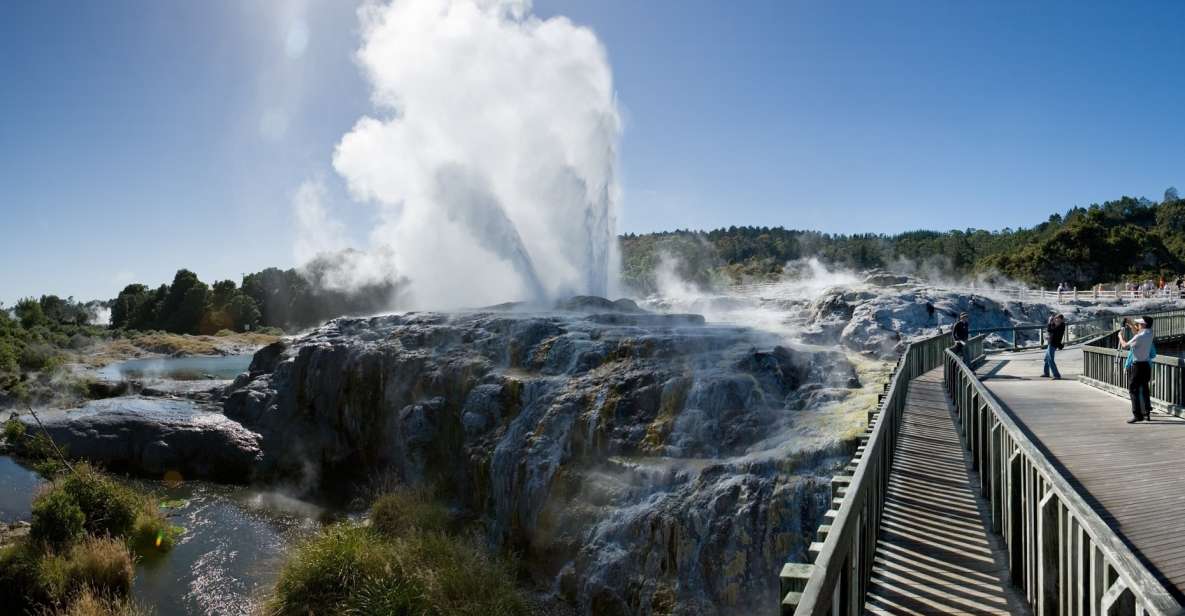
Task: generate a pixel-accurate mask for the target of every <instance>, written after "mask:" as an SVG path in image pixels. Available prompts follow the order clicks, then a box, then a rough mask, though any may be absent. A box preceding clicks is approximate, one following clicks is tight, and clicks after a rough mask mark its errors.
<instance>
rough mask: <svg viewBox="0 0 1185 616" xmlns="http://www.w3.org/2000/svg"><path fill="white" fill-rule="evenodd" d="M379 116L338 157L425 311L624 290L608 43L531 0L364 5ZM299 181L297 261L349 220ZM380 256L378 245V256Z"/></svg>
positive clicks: (365, 44) (325, 246) (363, 61)
mask: <svg viewBox="0 0 1185 616" xmlns="http://www.w3.org/2000/svg"><path fill="white" fill-rule="evenodd" d="M359 15H360V18H361V21H362V46H361V49H359V51H358V62H359V64H360V65H361V67H362V69H363V71H364V72H365V74H366V77H367V78H368V80H369V82H370V84H371V90H372V91H371V98H372V101H373V103H374V105H375V108H376V112H375V114H374V115H373V116H367V117H364V118H362V119H360V120H359V121H358V122H357V124H356V125H355V126H354V128H353V129H352V130H351V131H350V132H349V133H347V134H346V135H344V136H343V137H342V139H341V142H340V143H339V144H338V146H337V149H336V151H335V152H334V157H333V165H334V168H335V169H336V170H337V172H338V173H339V174H340V175H341V177H342V178H344V179H345V181H346V184H347V186H348V188H349V191H350V194H351V195H352V196H353V197H354V198H355V199H358V200H360V201H366V202H370V203H373V204H375V205H376V206H377V207H378V214H379V221H380V222H379V225H378V226H377V228H376V229H375V230H374V232H373V233H372V236H371V243H372V245H373V246H375V247H379V249H380V251H381V250H386V251H387V252H388V253H389V254H390V255H392V263H391V265H392V266H393V267H394V268H395V269H396V270H397V271H398V273H399V274H400V275H401V276H404V277H406V278H407V280H408V284H409V286H410V288H409V289H408V291H409V294H410V295H409V297H410V298H411V302H412V303H413V304H414V307H419V308H425V307H430V308H447V307H454V306H473V305H479V304H486V303H495V302H502V301H507V300H518V299H531V300H546V299H550V298H552V297H555V296H558V295H562V294H570V293H587V294H595V295H602V296H603V295H608V294H609V293H610V292H611V291H613V289H612V285H614V284H615V281H611V273H613V274H614V275H615V272H616V263H615V261H616V255H615V254H614V252H615V250H616V241H615V238H616V224H615V208H616V198H617V193H618V189H617V184H616V181H615V178H614V164H615V161H616V148H617V141H618V136H619V134H620V119H619V116H618V112H617V106H616V100H615V97H614V93H613V79H612V73H611V71H610V68H609V63H608V59H607V57H606V54H605V49H604V47H603V46H602V45H601V43H600V41H598V40H597V37H596V35H595V34H594V33H593V32H592V31H591V30H589V29H587V28H583V27H580V26H577V25H575V24H573V23H572V22H571V21H569V20H568V19H566V18H563V17H555V18H551V19H547V20H541V19H539V18H537V17H534V16H532V15H531V14H530V3H529V1H527V0H396V1H394V2H392V3H390V4H382V5H365V6H364V7H363V8H362V9H360V11H359ZM316 197H318V195H317V194H316V189H315V188H309V189H307V190H306V189H305V188H302V191H301V193H300V194H298V198H297V201H296V204H295V205H296V209H297V212H298V218H299V221H300V222H302V223H307V224H302V227H306V226H307V227H310V228H316V229H319V230H320V232H319V234H311V235H302V240H301V242H302V243H299V244H298V255H297V256H298V258H302V259H308V258H310V257H311V256H312V255H311V254H308V253H309V252H312V253H314V254H316V253H319V252H324V251H326V250H336V249H339V248H340V246H338V245H337V243H338V240H340V237H341V234H340V227H337V226H335V224H334V223H333V222H332V221H331V220H329V219H328V218H327V217H326V216H325V215H324V209H319V207H314V206H312V205H310V204H312V203H318V202H319V201H318V199H317V198H316ZM372 252H374V251H373V250H372Z"/></svg>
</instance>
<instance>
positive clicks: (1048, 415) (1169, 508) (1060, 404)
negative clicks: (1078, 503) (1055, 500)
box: [977, 349, 1185, 600]
mask: <svg viewBox="0 0 1185 616" xmlns="http://www.w3.org/2000/svg"><path fill="white" fill-rule="evenodd" d="M1058 360H1059V361H1058V366H1059V368H1060V369H1061V373H1062V377H1063V380H1061V381H1051V380H1049V379H1043V378H1041V376H1040V375H1041V364H1042V362H1041V354H1040V353H1039V352H1036V351H1028V352H1018V353H1007V354H1001V355H992V356H989V361H988V362H987V363H986V364H985V365H983V366H981V367H980V368H979V370H978V371H977V372H978V373H979V375H980V379H981V380H982V381H983V384H984V385H985V386H986V387H987V388H988V390H990V391H991V392H992V394H993V395H994V396H996V398H997V400H999V402H1000V405H1001V406H1002V407H1004V409H1005V410H1006V411H1008V412H1010V413H1011V414H1012V416H1013V417H1014V418H1015V420H1016V422H1017V423H1018V424H1020V426H1021V427H1022V429H1024V430H1026V431H1027V432H1028V433H1029V435H1030V437H1031V438H1032V440H1033V441H1034V442H1035V443H1037V445H1038V446H1039V447H1041V448H1042V449H1043V450H1044V451H1045V453H1046V455H1048V456H1049V458H1050V459H1051V460H1052V461H1053V462H1054V464H1055V465H1056V466H1058V467H1060V469H1061V470H1062V471H1063V473H1064V475H1065V477H1066V478H1067V479H1068V480H1069V481H1070V483H1071V485H1073V486H1074V488H1075V489H1077V490H1078V492H1079V493H1080V494H1082V496H1083V497H1084V498H1085V499H1086V501H1087V502H1088V503H1090V504H1091V506H1092V507H1094V509H1095V510H1096V511H1097V512H1098V513H1099V515H1100V516H1101V517H1102V518H1103V519H1104V520H1105V521H1106V522H1107V523H1108V525H1110V526H1111V528H1113V529H1115V531H1116V532H1117V533H1118V534H1119V536H1120V537H1121V538H1123V540H1124V541H1126V542H1127V543H1128V545H1129V546H1131V548H1132V550H1133V551H1134V552H1135V553H1136V555H1137V556H1138V557H1140V558H1141V560H1143V561H1144V562H1145V564H1147V565H1148V567H1149V568H1150V569H1151V570H1152V572H1153V574H1154V575H1156V576H1157V577H1158V578H1159V579H1160V581H1161V582H1162V583H1164V584H1165V586H1166V587H1168V588H1169V590H1170V591H1171V592H1172V593H1173V594H1174V595H1175V596H1176V597H1177V598H1178V599H1179V600H1180V599H1185V592H1183V589H1185V469H1183V468H1182V467H1183V462H1185V421H1183V420H1181V419H1177V418H1174V417H1170V416H1167V415H1154V421H1152V422H1150V423H1140V424H1134V425H1130V424H1127V423H1125V422H1126V421H1127V420H1128V419H1129V418H1130V417H1131V404H1130V403H1129V402H1128V400H1127V399H1126V398H1121V397H1118V396H1114V395H1111V394H1108V393H1106V392H1103V391H1101V390H1099V389H1096V388H1094V387H1090V386H1088V385H1085V384H1083V383H1080V382H1078V381H1077V380H1076V377H1077V376H1078V375H1080V374H1081V370H1082V352H1081V351H1080V350H1077V349H1067V350H1066V351H1063V352H1061V353H1059V354H1058Z"/></svg>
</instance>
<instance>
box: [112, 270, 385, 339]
mask: <svg viewBox="0 0 1185 616" xmlns="http://www.w3.org/2000/svg"><path fill="white" fill-rule="evenodd" d="M331 258H332V257H323V258H320V259H317V260H314V261H313V262H311V263H309V264H308V265H306V266H305V267H304V268H303V269H302V270H300V271H298V270H295V269H287V270H281V269H278V268H274V267H269V268H267V269H265V270H263V271H260V272H255V273H253V274H247V275H245V276H243V282H242V285H236V284H235V282H234V281H233V280H219V281H216V282H214V284H213V285H207V284H206V283H204V282H202V281H201V280H200V279H199V278H198V276H197V274H195V273H193V272H191V271H189V270H186V269H182V270H178V271H177V274H176V275H175V276H174V277H173V282H172V284H168V285H161V286H160V287H159V288H157V289H156V290H154V291H150V290H149V289H148V287H146V286H144V285H142V284H130V285H128V286H126V287H124V289H123V291H121V292H120V293H119V296H118V297H116V298H115V299H114V300H112V301H111V302H110V303H111V324H112V326H113V327H116V328H123V329H136V330H152V329H158V330H164V331H169V332H175V333H183V334H213V333H216V332H218V331H221V330H224V329H229V330H233V331H240V332H241V331H247V330H255V329H258V328H260V327H277V328H280V329H285V330H295V329H302V328H306V327H312V326H314V325H318V324H320V323H323V322H325V321H327V320H329V319H332V318H334V317H339V316H342V315H349V314H374V313H376V312H381V311H383V310H388V309H390V308H391V307H392V304H393V301H394V299H395V294H396V290H397V288H398V287H397V284H398V281H380V282H375V283H371V284H369V285H356V286H353V287H350V288H348V289H341V288H336V287H335V285H334V284H333V281H332V280H330V277H329V274H330V272H332V271H336V270H334V267H335V264H334V263H333V261H331Z"/></svg>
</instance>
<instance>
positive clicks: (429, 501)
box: [370, 488, 448, 537]
mask: <svg viewBox="0 0 1185 616" xmlns="http://www.w3.org/2000/svg"><path fill="white" fill-rule="evenodd" d="M370 522H371V524H372V525H373V526H374V528H375V530H377V531H379V532H380V533H382V534H384V535H386V536H388V537H398V536H401V535H404V534H407V533H408V532H410V531H412V530H420V531H443V530H445V528H446V527H447V526H448V511H447V510H446V509H445V508H444V507H443V506H442V505H440V504H439V503H438V502H436V501H435V500H433V498H432V495H431V494H430V493H429V492H428V491H427V490H423V489H414V488H401V489H397V490H395V491H392V492H389V493H387V494H384V495H382V496H380V497H378V498H377V499H375V501H374V504H373V505H372V506H371V508H370Z"/></svg>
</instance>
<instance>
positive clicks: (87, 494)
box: [62, 464, 144, 537]
mask: <svg viewBox="0 0 1185 616" xmlns="http://www.w3.org/2000/svg"><path fill="white" fill-rule="evenodd" d="M62 489H63V490H64V491H65V492H66V493H68V494H70V495H71V496H72V497H74V500H75V501H76V502H77V503H78V506H79V508H81V510H82V512H83V514H84V515H85V516H86V522H85V528H86V532H87V533H89V534H92V535H98V536H102V535H110V536H112V537H126V536H127V535H129V534H130V533H131V531H132V525H133V524H134V523H135V522H136V516H137V514H138V513H139V512H140V511H141V509H142V508H143V503H144V499H143V498H142V497H141V496H140V495H138V494H136V493H135V492H133V491H132V489H131V488H128V487H126V486H123V485H120V484H119V483H116V482H115V481H114V480H112V479H110V478H108V477H105V476H103V475H102V474H101V473H99V472H98V471H96V470H95V469H94V468H92V467H91V466H90V465H89V464H77V465H75V467H74V472H73V473H68V474H67V475H66V476H65V477H64V478H63V480H62Z"/></svg>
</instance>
